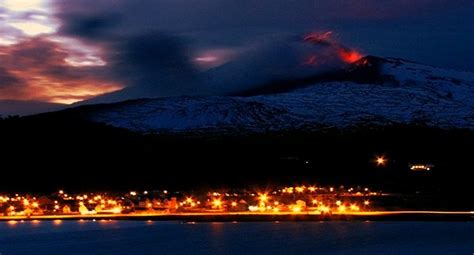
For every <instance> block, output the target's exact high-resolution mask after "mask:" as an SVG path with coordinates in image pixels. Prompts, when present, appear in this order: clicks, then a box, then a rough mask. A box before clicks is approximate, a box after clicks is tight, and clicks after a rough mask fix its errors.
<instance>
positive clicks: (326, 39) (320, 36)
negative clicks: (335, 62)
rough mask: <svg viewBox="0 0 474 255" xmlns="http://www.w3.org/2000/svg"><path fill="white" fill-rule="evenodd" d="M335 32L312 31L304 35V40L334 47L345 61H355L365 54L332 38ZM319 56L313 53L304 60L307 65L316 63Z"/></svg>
mask: <svg viewBox="0 0 474 255" xmlns="http://www.w3.org/2000/svg"><path fill="white" fill-rule="evenodd" d="M332 35H333V32H332V31H328V32H324V33H321V32H312V33H309V34H307V35H306V36H304V37H303V40H304V41H305V42H309V43H312V44H315V45H321V46H326V47H329V48H332V49H333V50H335V51H336V53H337V55H338V57H339V58H340V59H341V60H342V61H343V62H344V63H348V64H350V63H354V62H356V61H357V60H359V59H361V58H362V57H363V55H362V54H361V53H359V52H358V51H356V50H354V49H350V48H347V47H345V46H343V45H342V44H340V43H339V42H337V41H336V40H334V39H333V38H332ZM316 60H317V56H316V55H311V56H310V57H308V59H307V60H306V61H305V62H304V64H306V65H315V64H316V63H317V61H316Z"/></svg>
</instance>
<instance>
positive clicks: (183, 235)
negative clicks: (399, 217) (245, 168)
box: [0, 221, 474, 255]
mask: <svg viewBox="0 0 474 255" xmlns="http://www.w3.org/2000/svg"><path fill="white" fill-rule="evenodd" d="M0 253H1V255H15V254H40V255H42V254H45V255H54V254H101V255H102V254H114V255H121V254H127V255H130V254H274V255H278V254H417V255H418V254H443V255H446V254H467V255H471V254H474V222H280V223H276V222H260V223H253V222H239V223H196V224H186V223H180V222H144V221H85V222H80V221H62V222H53V221H41V222H17V223H16V224H12V223H7V222H0Z"/></svg>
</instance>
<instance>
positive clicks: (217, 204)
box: [212, 198, 222, 208]
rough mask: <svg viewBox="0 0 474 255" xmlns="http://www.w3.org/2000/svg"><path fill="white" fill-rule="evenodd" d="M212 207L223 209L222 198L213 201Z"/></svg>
mask: <svg viewBox="0 0 474 255" xmlns="http://www.w3.org/2000/svg"><path fill="white" fill-rule="evenodd" d="M212 206H213V207H214V208H221V207H222V200H221V199H220V198H215V199H214V200H212Z"/></svg>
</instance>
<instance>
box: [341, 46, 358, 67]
mask: <svg viewBox="0 0 474 255" xmlns="http://www.w3.org/2000/svg"><path fill="white" fill-rule="evenodd" d="M338 53H339V56H340V57H341V59H342V60H343V61H344V62H346V63H348V64H350V63H354V62H356V61H357V60H359V59H361V58H362V57H363V56H362V54H360V53H359V52H357V51H356V50H352V49H344V48H341V49H339V51H338Z"/></svg>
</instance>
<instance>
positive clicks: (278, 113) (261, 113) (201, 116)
mask: <svg viewBox="0 0 474 255" xmlns="http://www.w3.org/2000/svg"><path fill="white" fill-rule="evenodd" d="M293 88H294V89H293V90H287V91H286V92H284V93H279V94H267V95H256V96H248V97H225V96H220V97H219V96H213V97H174V98H163V99H147V100H135V101H128V102H123V103H118V104H111V105H104V106H101V107H97V108H93V110H89V111H87V110H86V111H85V116H86V118H87V119H88V120H92V121H94V122H99V123H105V124H108V125H111V126H114V127H119V128H125V129H129V130H132V131H135V132H140V133H180V132H187V133H189V132H200V133H201V132H211V133H220V132H224V131H225V132H227V133H229V132H247V133H261V132H268V131H285V130H308V131H311V130H320V129H323V128H337V129H347V128H350V127H352V126H372V125H387V124H413V123H415V124H424V125H428V126H432V127H440V128H467V129H474V74H473V73H469V72H459V71H453V70H445V69H440V68H435V67H430V66H426V65H422V64H418V63H413V62H409V61H405V60H400V59H392V58H388V59H382V58H377V57H366V58H363V59H361V60H359V61H358V62H356V63H354V64H353V65H351V66H350V67H349V68H347V69H346V70H343V71H341V72H338V73H336V74H332V75H329V76H328V77H325V78H323V79H322V78H321V77H315V79H314V83H311V82H309V81H308V80H306V81H305V82H304V86H301V84H300V85H298V86H297V85H295V86H294V87H293Z"/></svg>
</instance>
